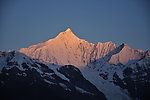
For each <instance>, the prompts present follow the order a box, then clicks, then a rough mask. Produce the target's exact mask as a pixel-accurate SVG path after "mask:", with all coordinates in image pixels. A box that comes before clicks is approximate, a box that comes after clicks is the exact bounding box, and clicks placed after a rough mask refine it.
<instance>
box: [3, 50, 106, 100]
mask: <svg viewBox="0 0 150 100" xmlns="http://www.w3.org/2000/svg"><path fill="white" fill-rule="evenodd" d="M0 65H1V66H0V67H1V71H0V95H1V98H3V99H4V100H33V99H36V100H47V99H52V100H81V99H84V100H106V98H105V96H104V94H103V93H102V92H100V91H99V90H98V89H97V88H96V87H95V86H94V85H93V84H91V83H90V82H89V81H87V80H86V79H85V78H84V77H83V75H82V73H81V72H80V70H79V69H78V68H76V67H74V66H72V65H65V66H58V65H54V64H45V63H42V62H40V61H38V60H34V59H31V58H29V57H27V56H26V55H24V54H21V53H19V52H16V51H12V52H0Z"/></svg>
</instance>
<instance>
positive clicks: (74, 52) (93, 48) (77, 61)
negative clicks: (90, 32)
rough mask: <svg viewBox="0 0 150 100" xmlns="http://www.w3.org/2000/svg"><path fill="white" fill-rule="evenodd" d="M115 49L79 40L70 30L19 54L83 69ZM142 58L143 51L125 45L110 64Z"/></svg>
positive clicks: (103, 44)
mask: <svg viewBox="0 0 150 100" xmlns="http://www.w3.org/2000/svg"><path fill="white" fill-rule="evenodd" d="M115 49H117V47H116V45H115V44H114V43H112V42H106V43H100V42H98V43H97V44H93V43H88V42H87V41H85V40H83V39H79V38H78V37H77V36H75V35H74V33H73V32H72V31H71V30H70V29H67V30H66V31H65V32H61V33H60V34H59V35H58V36H57V37H56V38H54V39H50V40H48V41H46V42H43V43H39V44H36V45H32V46H30V47H29V48H21V49H20V50H19V52H21V53H24V54H26V55H28V56H29V57H31V58H35V59H38V60H40V61H43V62H47V63H54V64H58V65H75V66H77V67H82V66H86V65H87V64H89V63H91V62H94V61H95V60H97V59H100V58H103V57H105V56H106V55H107V54H108V53H110V52H111V51H113V50H115ZM141 57H142V51H140V50H134V49H132V48H130V47H129V46H127V45H124V47H123V48H122V49H121V50H120V51H118V52H117V53H116V54H114V55H112V57H111V58H110V61H109V62H110V63H113V64H125V63H127V62H128V61H129V60H134V59H140V58H141Z"/></svg>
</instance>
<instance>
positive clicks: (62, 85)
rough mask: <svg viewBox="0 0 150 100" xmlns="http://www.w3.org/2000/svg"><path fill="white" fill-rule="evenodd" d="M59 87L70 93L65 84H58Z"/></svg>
mask: <svg viewBox="0 0 150 100" xmlns="http://www.w3.org/2000/svg"><path fill="white" fill-rule="evenodd" d="M59 85H60V86H61V87H63V88H64V89H65V90H67V91H71V90H70V89H69V88H68V87H67V86H66V85H65V84H63V83H59Z"/></svg>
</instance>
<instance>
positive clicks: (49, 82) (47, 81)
mask: <svg viewBox="0 0 150 100" xmlns="http://www.w3.org/2000/svg"><path fill="white" fill-rule="evenodd" d="M44 81H45V82H46V83H48V84H53V85H56V84H55V83H53V82H51V81H49V80H46V79H44Z"/></svg>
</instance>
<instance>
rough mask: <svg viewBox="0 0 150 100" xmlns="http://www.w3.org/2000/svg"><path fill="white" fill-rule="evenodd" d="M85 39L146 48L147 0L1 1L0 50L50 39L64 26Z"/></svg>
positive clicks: (149, 23) (149, 17)
mask: <svg viewBox="0 0 150 100" xmlns="http://www.w3.org/2000/svg"><path fill="white" fill-rule="evenodd" d="M68 27H69V28H71V30H72V31H73V32H74V33H75V34H76V35H77V36H78V37H79V38H83V39H85V40H87V41H89V42H92V43H97V42H108V41H112V42H114V43H115V44H117V45H119V44H121V43H126V44H128V45H129V46H130V47H132V48H134V49H143V50H148V49H150V45H149V43H150V39H149V37H150V2H149V0H1V1H0V50H17V49H19V48H24V47H28V46H30V45H33V44H37V43H40V42H44V41H46V40H48V39H50V38H54V37H55V36H57V35H58V33H59V32H61V31H65V30H66V29H67V28H68Z"/></svg>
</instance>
